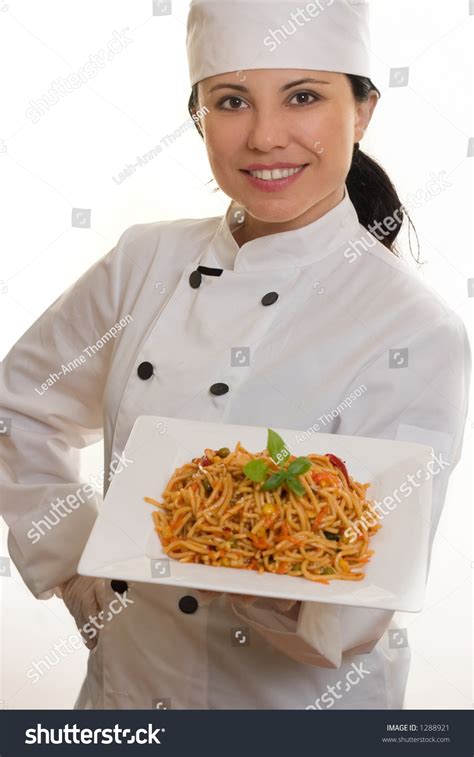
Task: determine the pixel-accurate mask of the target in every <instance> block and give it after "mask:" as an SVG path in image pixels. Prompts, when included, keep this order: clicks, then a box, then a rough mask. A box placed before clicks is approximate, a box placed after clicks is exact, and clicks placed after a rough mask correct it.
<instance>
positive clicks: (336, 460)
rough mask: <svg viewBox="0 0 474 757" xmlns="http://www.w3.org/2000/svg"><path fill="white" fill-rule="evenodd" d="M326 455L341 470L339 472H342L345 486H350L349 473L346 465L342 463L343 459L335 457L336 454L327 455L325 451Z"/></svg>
mask: <svg viewBox="0 0 474 757" xmlns="http://www.w3.org/2000/svg"><path fill="white" fill-rule="evenodd" d="M326 456H327V457H328V458H329V460H330V461H331V463H332V464H333V465H334V466H335V467H336V468H339V470H340V471H341V473H342V474H343V476H344V478H345V479H346V481H347V486H350V482H349V474H348V472H347V468H346V466H345V465H344V461H343V460H341V459H340V458H339V457H336V455H329V454H328V453H326Z"/></svg>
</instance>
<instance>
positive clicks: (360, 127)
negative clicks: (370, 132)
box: [354, 90, 379, 142]
mask: <svg viewBox="0 0 474 757" xmlns="http://www.w3.org/2000/svg"><path fill="white" fill-rule="evenodd" d="M378 101H379V96H378V94H377V92H374V91H373V90H372V92H370V94H369V96H368V99H367V100H366V101H365V102H362V103H357V113H356V120H355V124H354V142H360V140H361V139H362V137H363V136H364V132H365V131H366V129H367V127H368V125H369V123H370V119H371V118H372V114H373V112H374V110H375V106H376V105H377V103H378Z"/></svg>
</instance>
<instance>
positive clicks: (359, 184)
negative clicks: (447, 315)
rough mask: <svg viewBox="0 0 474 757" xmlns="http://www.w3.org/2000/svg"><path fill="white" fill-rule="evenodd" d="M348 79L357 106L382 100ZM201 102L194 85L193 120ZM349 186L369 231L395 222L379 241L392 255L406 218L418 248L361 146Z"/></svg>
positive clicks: (363, 81) (365, 82)
mask: <svg viewBox="0 0 474 757" xmlns="http://www.w3.org/2000/svg"><path fill="white" fill-rule="evenodd" d="M346 76H347V78H348V79H349V83H350V85H351V89H352V94H353V95H354V98H355V100H356V101H357V102H365V101H366V100H367V99H368V97H369V94H370V92H372V91H375V92H377V94H378V96H379V97H381V94H380V92H379V90H378V89H377V87H376V86H375V85H374V84H373V83H372V81H371V80H370V79H369V78H367V77H366V76H355V75H354V74H346ZM198 99H199V98H198V85H197V84H194V86H193V88H192V91H191V96H190V98H189V102H188V111H189V113H190V115H191V116H192V115H193V112H194V110H195V109H196V108H197V107H198ZM195 125H196V128H197V130H198V132H199V134H200V135H201V137H203V136H204V135H203V132H202V129H201V126H200V124H199V122H198V121H195ZM346 185H347V189H348V192H349V197H350V198H351V201H352V202H353V204H354V207H355V209H356V212H357V216H358V218H359V223H361V224H362V226H364V227H365V228H366V229H367V230H368V231H370V229H369V226H372V225H373V224H375V223H377V222H379V223H383V220H384V219H385V218H387V217H390V218H391V219H392V220H393V224H392V225H394V226H395V228H394V229H393V230H391V231H390V230H388V229H384V236H383V239H380V240H379V241H380V242H381V243H382V244H383V245H385V247H387V249H389V250H390V252H393V253H394V254H395V255H399V250H398V249H397V246H396V244H395V240H396V238H397V236H398V234H399V232H400V229H401V227H402V225H403V220H404V218H405V217H406V218H407V219H408V222H409V227H410V226H411V227H412V228H413V230H414V232H415V236H416V238H417V244H418V237H417V235H416V230H415V227H414V226H413V223H412V220H411V218H410V216H409V215H408V213H407V211H406V210H405V208H403V206H402V202H401V200H400V198H399V196H398V194H397V191H396V189H395V187H394V186H393V184H392V182H391V180H390V178H389V176H388V175H387V173H386V172H385V171H384V169H383V168H382V166H381V165H379V164H378V163H377V162H376V161H375V160H374V159H373V158H371V157H370V156H369V155H367V153H365V152H362V150H360V149H359V143H358V142H357V143H356V144H355V145H354V152H353V156H352V163H351V167H350V170H349V173H348V175H347V177H346ZM378 238H379V237H377V239H378ZM409 244H410V251H411V243H410V242H409ZM418 252H419V244H418ZM412 254H413V253H412ZM414 257H415V256H414ZM415 260H416V261H417V262H418V263H419V262H420V260H419V258H418V257H415Z"/></svg>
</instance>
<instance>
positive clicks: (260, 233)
mask: <svg viewBox="0 0 474 757" xmlns="http://www.w3.org/2000/svg"><path fill="white" fill-rule="evenodd" d="M343 199H344V185H343V186H342V187H338V188H337V189H336V190H335V191H334V192H331V194H329V195H327V196H326V197H324V198H323V199H322V200H320V202H317V203H316V204H315V205H312V206H311V207H310V208H308V210H306V211H305V212H304V213H302V214H301V215H300V216H297V217H296V218H292V219H291V220H290V221H283V222H281V223H273V222H271V223H267V222H266V221H261V220H260V219H258V218H254V217H253V216H251V215H250V213H246V215H245V221H244V223H243V224H241V225H240V226H238V227H237V228H236V229H234V230H233V231H232V235H233V237H234V239H235V241H236V242H237V244H238V245H239V247H242V245H244V244H245V243H246V242H251V241H252V239H258V238H259V237H265V236H268V235H269V234H279V233H280V232H282V231H293V230H294V229H300V228H302V227H303V226H307V225H308V224H309V223H312V222H313V221H317V220H318V218H322V216H324V215H326V213H329V211H330V210H332V209H333V208H335V207H336V205H339V203H340V202H342V200H343Z"/></svg>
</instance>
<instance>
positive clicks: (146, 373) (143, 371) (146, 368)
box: [137, 362, 153, 381]
mask: <svg viewBox="0 0 474 757" xmlns="http://www.w3.org/2000/svg"><path fill="white" fill-rule="evenodd" d="M137 373H138V375H139V376H140V378H141V379H143V380H144V381H145V379H149V378H150V376H153V366H152V364H151V363H147V362H145V363H140V365H139V366H138V368H137Z"/></svg>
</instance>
